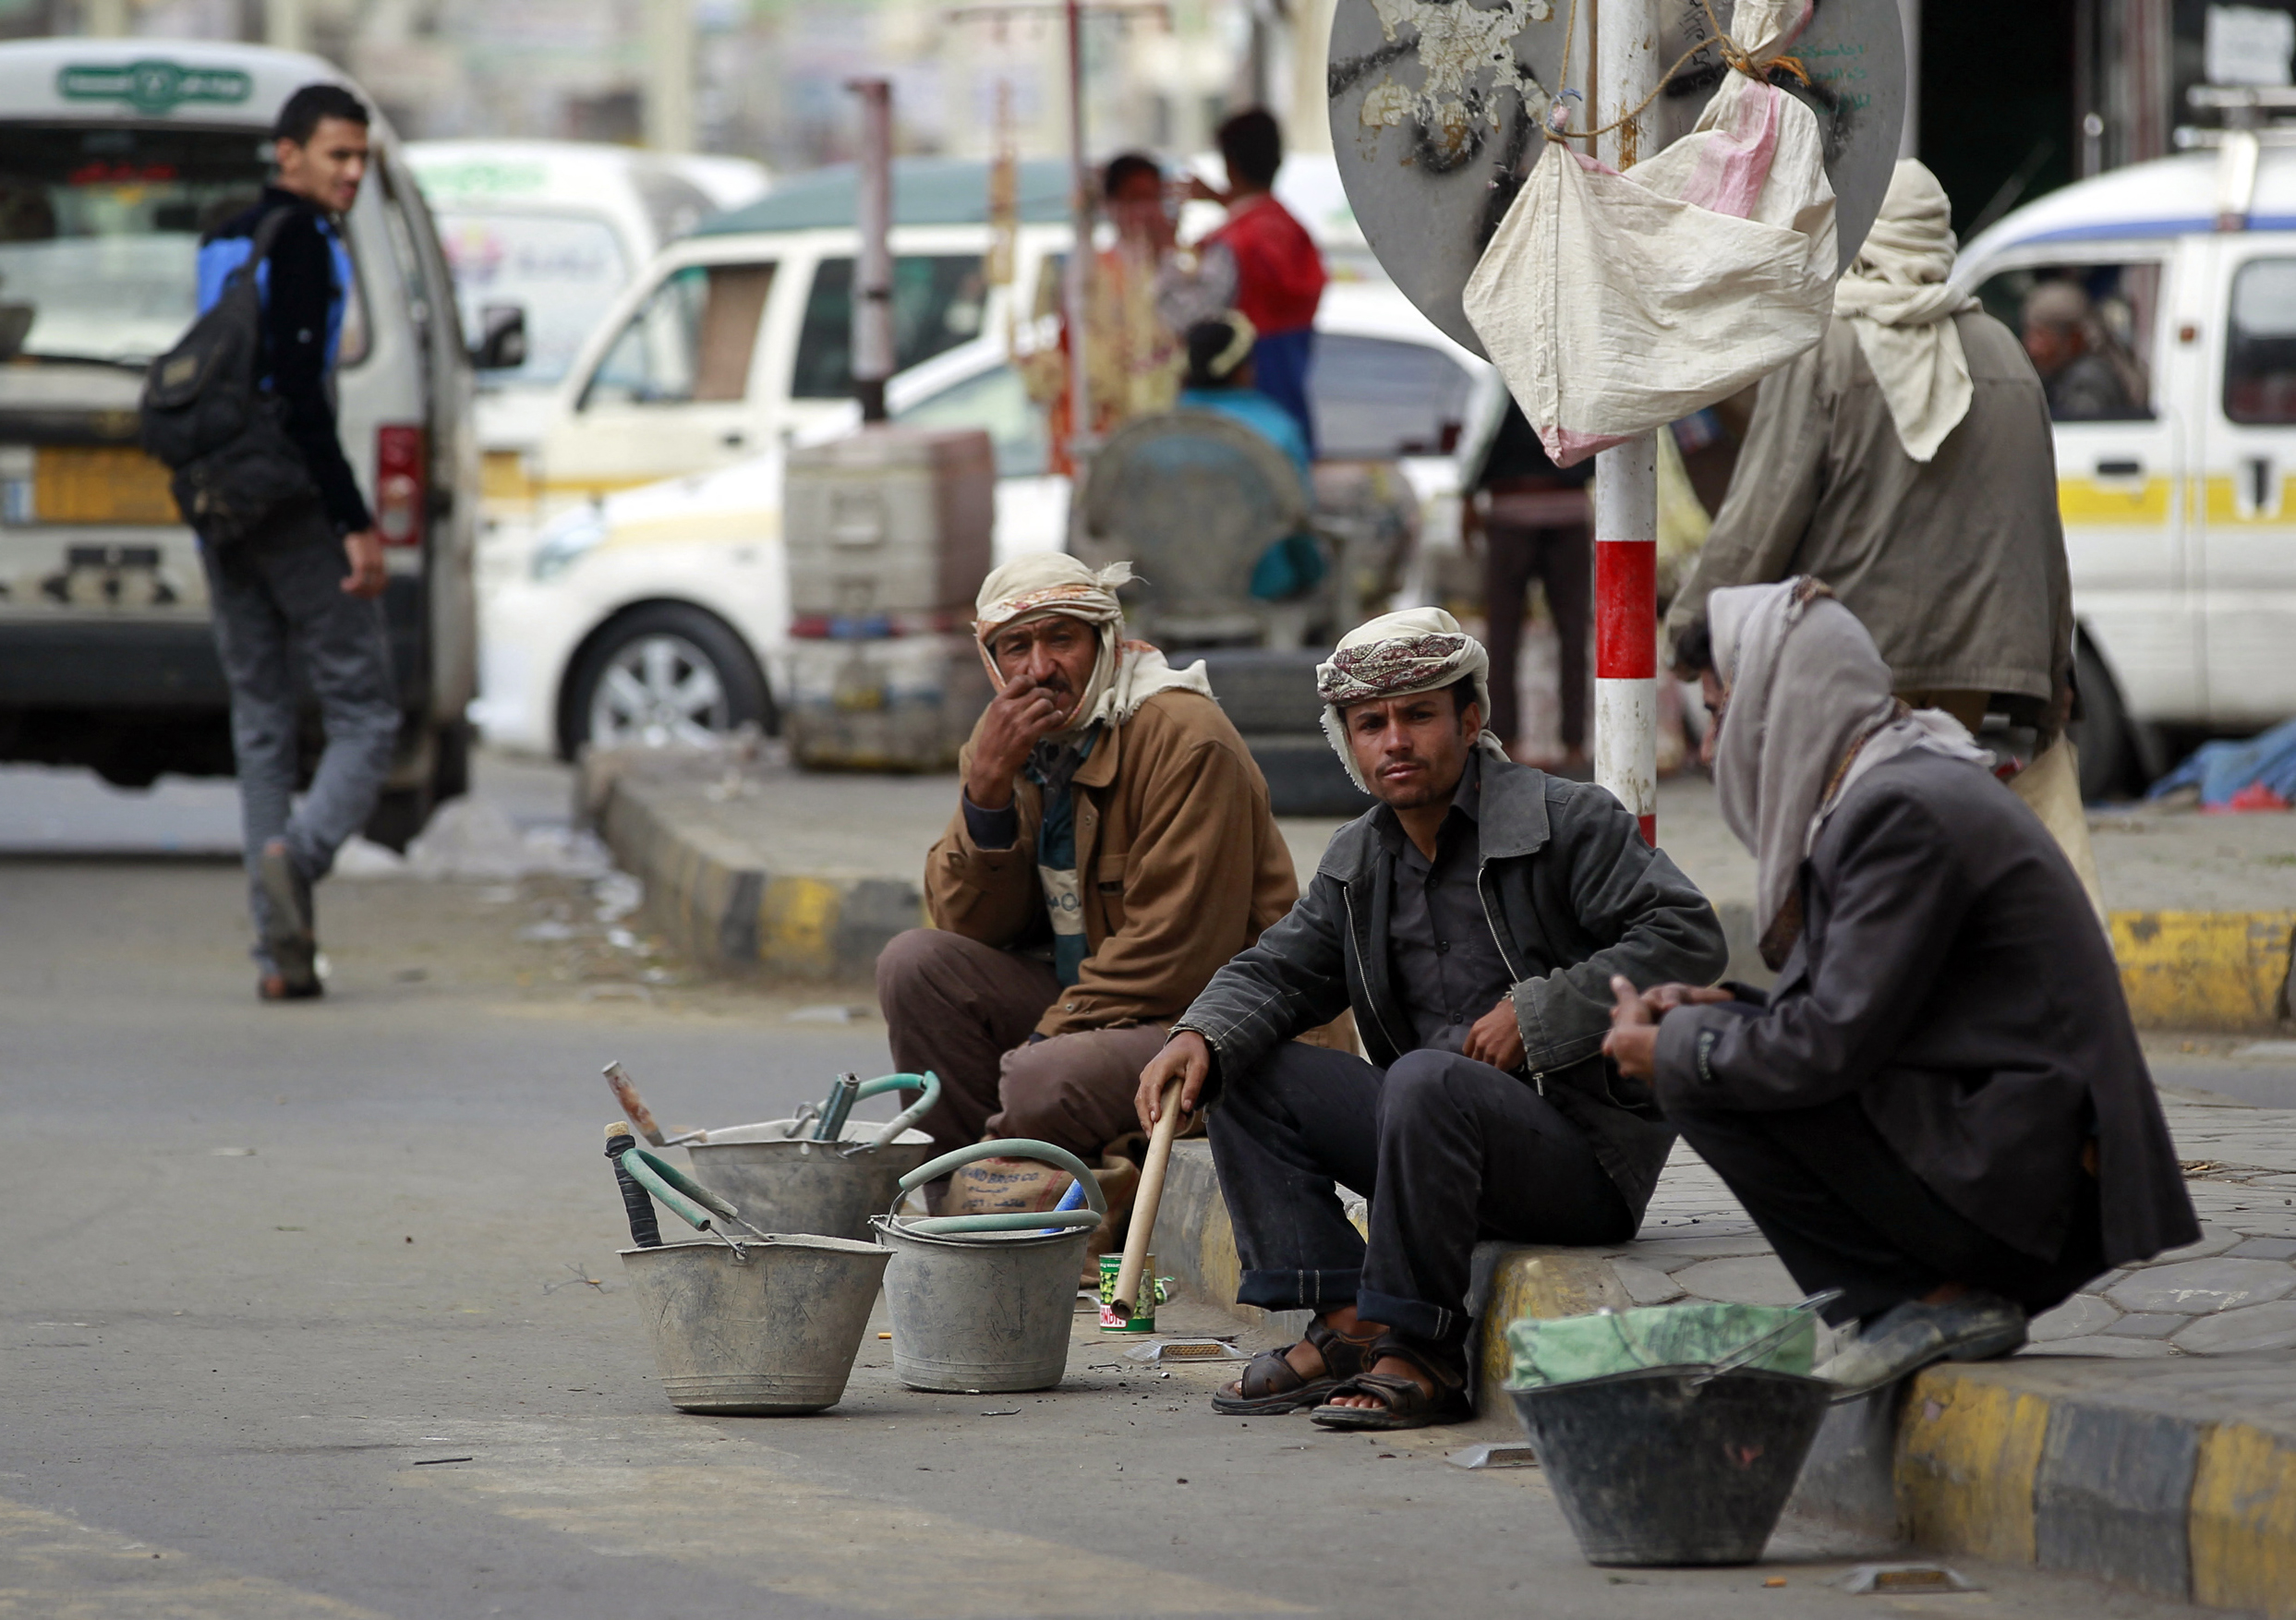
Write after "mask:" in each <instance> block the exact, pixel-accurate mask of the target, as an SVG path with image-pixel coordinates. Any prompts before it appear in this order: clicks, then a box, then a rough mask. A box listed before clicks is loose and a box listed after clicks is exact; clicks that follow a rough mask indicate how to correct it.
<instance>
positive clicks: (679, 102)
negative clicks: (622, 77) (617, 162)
mask: <svg viewBox="0 0 2296 1620" xmlns="http://www.w3.org/2000/svg"><path fill="white" fill-rule="evenodd" d="M645 115H646V117H645V125H646V144H647V146H649V147H651V148H653V150H654V151H693V150H694V0H647V7H646V104H645Z"/></svg>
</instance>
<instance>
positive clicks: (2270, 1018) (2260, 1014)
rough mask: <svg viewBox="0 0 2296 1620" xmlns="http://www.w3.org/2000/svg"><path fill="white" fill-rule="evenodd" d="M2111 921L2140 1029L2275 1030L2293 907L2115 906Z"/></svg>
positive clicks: (2295, 927) (2295, 916)
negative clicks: (2134, 908)
mask: <svg viewBox="0 0 2296 1620" xmlns="http://www.w3.org/2000/svg"><path fill="white" fill-rule="evenodd" d="M2110 923H2111V928H2112V949H2113V955H2114V956H2115V957H2116V958H2118V959H2119V961H2120V963H2121V989H2122V990H2123V991H2124V992H2125V993H2126V994H2127V996H2128V998H2129V1012H2130V1014H2131V1016H2133V1018H2134V1019H2135V1020H2136V1022H2137V1025H2138V1027H2139V1028H2141V1029H2189V1030H2203V1029H2211V1030H2262V1029H2270V1028H2271V1027H2272V1026H2273V1025H2274V1024H2275V1023H2276V1022H2278V1020H2279V1018H2280V1016H2281V1014H2282V1012H2283V1011H2284V1010H2285V1009H2286V1003H2287V994H2288V975H2289V958H2290V941H2291V939H2296V912H2115V913H2112V915H2111V918H2110Z"/></svg>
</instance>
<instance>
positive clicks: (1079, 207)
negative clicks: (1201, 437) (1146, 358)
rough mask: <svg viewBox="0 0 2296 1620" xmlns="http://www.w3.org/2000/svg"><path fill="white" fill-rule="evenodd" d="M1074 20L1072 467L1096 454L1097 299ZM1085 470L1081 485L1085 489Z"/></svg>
mask: <svg viewBox="0 0 2296 1620" xmlns="http://www.w3.org/2000/svg"><path fill="white" fill-rule="evenodd" d="M1067 9H1068V20H1069V225H1070V227H1071V228H1072V229H1073V230H1074V232H1075V236H1076V240H1075V242H1074V244H1073V245H1072V246H1071V247H1070V248H1069V260H1068V263H1067V265H1066V267H1065V270H1066V273H1065V274H1064V275H1062V277H1061V299H1060V302H1061V307H1062V312H1063V314H1064V316H1065V318H1066V324H1067V326H1068V332H1069V459H1070V460H1071V461H1072V462H1073V461H1075V459H1076V458H1077V457H1079V456H1081V455H1083V454H1086V453H1089V452H1090V451H1091V449H1092V434H1093V403H1092V372H1091V370H1090V369H1089V368H1088V367H1087V366H1086V364H1085V357H1084V350H1085V347H1086V339H1085V332H1084V316H1085V308H1086V303H1087V300H1088V299H1089V298H1090V296H1091V293H1092V254H1093V188H1092V171H1091V169H1090V168H1089V167H1088V166H1087V165H1086V163H1085V161H1084V12H1083V7H1082V5H1080V4H1079V0H1068V5H1067ZM1082 472H1083V468H1082V466H1081V465H1079V466H1078V467H1077V475H1078V476H1077V478H1076V484H1077V488H1078V490H1080V491H1081V490H1082V488H1083V478H1082Z"/></svg>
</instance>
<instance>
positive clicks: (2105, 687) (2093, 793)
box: [2065, 638, 2138, 804]
mask: <svg viewBox="0 0 2296 1620" xmlns="http://www.w3.org/2000/svg"><path fill="white" fill-rule="evenodd" d="M2072 680H2073V685H2074V688H2075V689H2076V690H2077V691H2078V692H2079V694H2080V699H2081V701H2080V713H2081V718H2080V719H2077V720H2075V721H2073V722H2072V725H2070V726H2068V727H2066V728H2065V734H2066V735H2067V736H2069V737H2071V738H2072V741H2073V744H2074V745H2075V746H2077V747H2078V748H2079V749H2080V750H2081V802H2082V803H2083V804H2097V803H2098V802H2099V801H2100V800H2105V799H2111V798H2118V797H2121V796H2122V795H2124V794H2126V793H2127V792H2130V791H2131V790H2132V789H2133V787H2135V786H2137V785H2138V784H2137V783H2135V782H2134V781H2133V778H2134V777H2135V775H2136V774H2137V772H2136V747H2135V744H2134V743H2133V741H2132V740H2131V738H2130V735H2129V714H2128V710H2127V709H2126V708H2124V707H2122V706H2121V689H2120V688H2119V687H2118V686H2116V685H2114V684H2113V679H2112V674H2111V672H2110V671H2108V670H2107V669H2106V668H2105V660H2104V659H2101V658H2099V657H2097V649H2096V648H2095V647H2091V646H2090V645H2089V644H2088V642H2087V640H2086V639H2085V638H2084V639H2083V640H2082V641H2081V642H2080V643H2078V644H2077V646H2076V647H2075V648H2074V651H2073V659H2072Z"/></svg>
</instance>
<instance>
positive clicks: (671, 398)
mask: <svg viewBox="0 0 2296 1620" xmlns="http://www.w3.org/2000/svg"><path fill="white" fill-rule="evenodd" d="M772 290H773V266H772V265H771V264H769V263H767V264H690V265H688V266H686V267H685V268H684V269H683V270H681V271H678V272H674V273H673V274H671V277H670V278H669V279H668V280H667V281H665V282H663V283H662V284H661V285H659V287H656V288H655V289H654V292H653V296H650V297H648V298H647V300H646V302H645V303H644V304H643V305H641V306H639V308H638V312H637V313H636V314H635V315H633V316H632V317H631V318H630V324H629V325H627V326H625V327H623V328H622V335H621V336H619V337H617V338H616V339H615V340H614V345H613V347H611V348H610V349H608V350H607V351H606V357H605V358H604V359H603V360H601V361H599V362H598V369H597V370H596V371H594V372H592V373H591V374H590V381H589V383H588V385H587V386H586V387H585V388H584V389H583V391H582V404H581V406H580V407H579V408H581V409H583V410H587V409H589V408H590V406H592V405H695V404H707V403H709V402H712V401H717V402H723V401H728V400H738V399H742V398H743V397H745V396H746V395H747V393H748V392H749V366H750V357H751V356H752V355H753V354H755V352H756V348H757V328H758V325H759V323H760V321H761V320H763V318H764V316H765V311H766V295H767V293H769V292H771V291H772Z"/></svg>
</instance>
